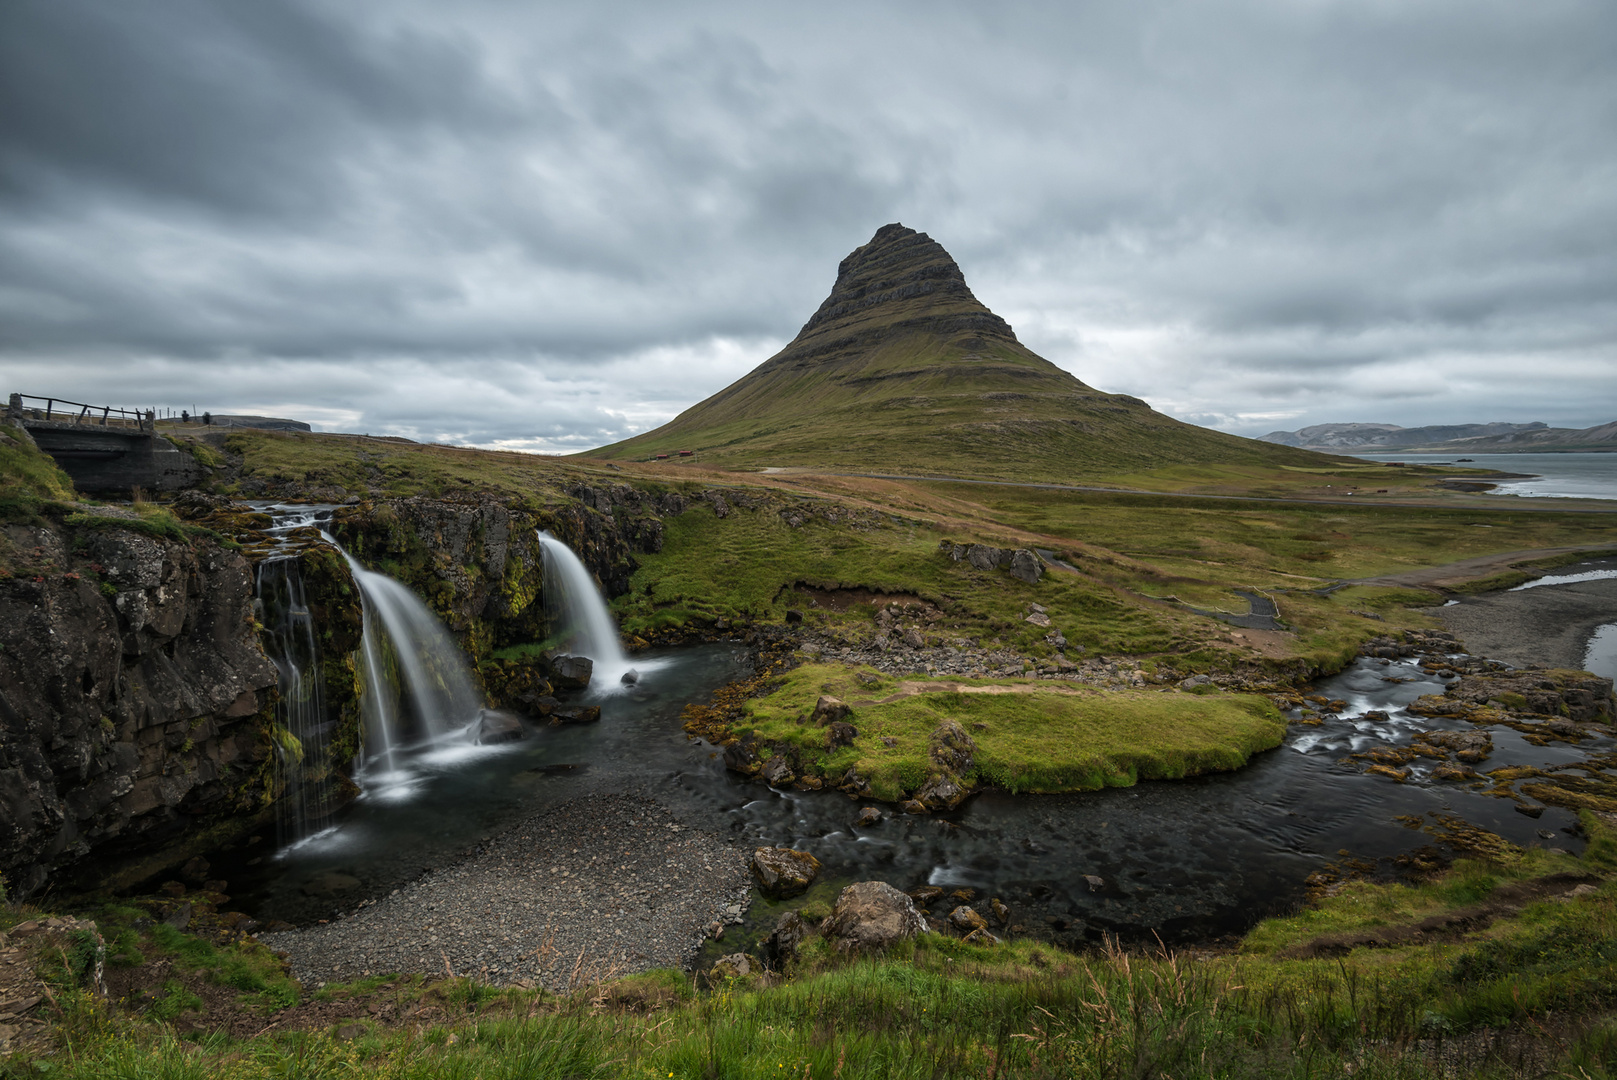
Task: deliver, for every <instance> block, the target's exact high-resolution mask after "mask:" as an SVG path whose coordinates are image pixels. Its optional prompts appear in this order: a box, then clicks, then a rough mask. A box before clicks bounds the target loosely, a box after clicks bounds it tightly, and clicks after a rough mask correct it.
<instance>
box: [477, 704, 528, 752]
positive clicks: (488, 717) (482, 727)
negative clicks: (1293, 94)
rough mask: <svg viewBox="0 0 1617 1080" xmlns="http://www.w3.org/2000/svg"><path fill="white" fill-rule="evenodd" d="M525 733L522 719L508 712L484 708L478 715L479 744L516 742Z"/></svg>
mask: <svg viewBox="0 0 1617 1080" xmlns="http://www.w3.org/2000/svg"><path fill="white" fill-rule="evenodd" d="M526 734H527V732H526V730H525V729H524V728H523V727H522V721H521V720H518V719H517V718H516V717H515V716H512V715H511V714H510V713H508V712H500V711H498V710H496V709H484V710H483V711H482V712H481V713H480V714H479V715H478V718H477V742H478V745H480V746H489V745H491V744H494V743H507V742H517V741H518V740H520V739H521V738H522V737H523V736H524V735H526Z"/></svg>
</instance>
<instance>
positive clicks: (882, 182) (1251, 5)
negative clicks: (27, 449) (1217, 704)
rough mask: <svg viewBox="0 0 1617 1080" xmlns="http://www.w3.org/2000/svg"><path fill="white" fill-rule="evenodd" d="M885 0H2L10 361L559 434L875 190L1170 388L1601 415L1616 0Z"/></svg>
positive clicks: (782, 324)
mask: <svg viewBox="0 0 1617 1080" xmlns="http://www.w3.org/2000/svg"><path fill="white" fill-rule="evenodd" d="M676 7H677V9H678V10H677V11H676V10H674V8H676ZM872 7H873V6H868V5H858V6H856V5H849V6H846V7H836V6H831V7H827V6H824V5H816V6H814V7H812V8H809V7H802V6H799V8H800V9H793V10H790V11H787V10H768V9H767V8H766V7H765V6H763V5H735V6H723V5H713V6H706V7H704V6H702V5H699V4H698V5H675V6H669V5H649V4H647V5H641V4H621V5H614V4H606V3H597V4H589V5H577V6H576V8H574V9H571V10H551V9H550V6H548V5H530V4H521V3H516V2H509V3H506V2H492V0H484V2H476V0H473V2H462V3H458V4H455V5H444V4H438V3H425V2H421V3H416V2H413V0H393V2H388V3H366V4H344V3H336V2H335V0H332V2H314V0H305V2H294V0H258V2H256V3H253V4H216V3H210V2H208V0H151V2H148V3H143V4H140V5H119V4H105V3H101V2H99V0H53V2H52V3H50V4H9V5H5V6H4V7H3V8H0V367H3V370H4V371H5V373H6V374H7V376H8V378H7V380H6V382H7V383H8V384H9V385H8V387H7V389H10V390H21V391H23V392H28V393H48V394H57V395H59V396H64V397H77V398H78V399H79V400H91V401H97V402H107V403H115V404H118V403H125V404H129V405H131V406H135V405H139V406H146V405H155V406H169V407H173V408H176V409H178V408H182V407H185V408H189V407H191V406H192V405H196V406H197V407H200V408H211V409H213V410H214V411H234V412H240V411H255V412H271V413H276V414H280V415H288V416H297V417H301V418H304V419H308V420H310V421H312V422H314V423H316V425H317V426H322V427H328V428H332V429H337V430H358V431H370V432H386V433H394V434H403V435H407V436H410V437H414V438H421V439H443V440H447V441H454V442H460V443H473V444H479V445H500V446H507V447H513V448H524V449H539V450H579V449H585V448H588V447H590V446H595V445H600V444H602V443H605V442H610V441H613V440H615V439H618V438H623V437H625V436H627V435H630V434H633V433H635V432H637V431H641V430H645V429H646V428H648V427H652V426H655V425H656V424H658V423H661V422H662V421H664V420H667V419H669V418H670V417H672V416H673V415H674V414H675V413H676V412H678V411H679V410H680V409H682V408H684V407H685V406H687V405H689V404H691V403H692V402H694V401H696V400H699V399H700V398H702V397H705V396H706V395H708V394H710V393H712V392H713V391H715V390H717V389H719V388H720V387H722V386H724V385H725V384H727V383H728V382H730V381H732V380H733V379H735V378H737V377H739V376H740V375H741V374H743V373H745V372H746V371H747V370H749V369H750V368H751V367H753V366H754V365H756V364H757V363H759V362H761V361H762V360H764V359H765V358H767V357H768V356H769V355H770V354H771V353H772V352H773V351H774V350H775V349H777V348H779V347H780V345H782V344H784V343H785V341H787V340H789V339H790V338H791V337H792V336H793V335H794V334H795V333H796V331H797V329H798V327H799V326H800V325H801V324H802V322H803V321H804V320H805V319H807V317H808V316H809V315H810V314H811V313H812V312H813V310H814V308H815V307H816V306H817V305H818V303H819V301H820V300H821V299H822V298H823V297H824V295H825V293H826V292H828V291H829V288H830V285H831V282H832V280H833V278H834V276H835V270H836V264H837V262H838V260H840V259H841V258H842V257H843V256H844V255H846V254H847V252H848V251H849V250H851V249H852V248H853V247H855V246H857V245H858V244H861V243H863V242H864V241H865V240H866V239H868V238H869V236H870V234H871V233H873V232H874V231H875V229H876V228H877V227H879V226H880V225H882V224H884V223H886V222H889V221H903V222H904V223H905V224H906V225H910V226H912V227H914V228H919V229H923V230H925V231H927V232H929V233H930V234H931V235H932V236H934V237H935V238H936V239H938V240H939V241H940V242H942V243H943V244H944V246H945V247H947V248H948V249H949V250H950V251H951V252H952V253H953V254H954V255H955V257H956V259H957V260H959V262H960V263H961V265H962V267H963V268H964V270H965V272H966V275H967V279H968V280H969V281H970V282H971V284H972V286H973V288H974V290H975V291H976V293H977V295H978V296H979V297H980V298H981V299H982V300H983V301H984V302H985V303H987V304H988V305H989V306H990V307H992V308H994V310H996V311H997V312H999V313H1000V314H1001V315H1003V316H1005V317H1006V318H1007V319H1008V320H1009V321H1010V322H1011V323H1012V325H1013V326H1015V327H1016V329H1017V332H1018V334H1019V335H1020V336H1021V337H1022V339H1023V340H1024V341H1025V342H1026V343H1027V344H1029V345H1030V346H1031V347H1033V348H1034V349H1036V350H1038V351H1039V352H1040V353H1042V354H1043V355H1045V356H1047V357H1048V358H1049V359H1051V360H1053V361H1055V362H1056V363H1058V364H1061V365H1062V366H1064V367H1067V368H1068V369H1070V370H1072V371H1073V372H1074V373H1075V374H1077V375H1078V376H1079V377H1080V378H1082V379H1084V380H1085V381H1086V382H1089V383H1090V384H1092V385H1094V386H1097V387H1099V388H1101V389H1106V390H1113V391H1119V392H1125V393H1131V394H1135V395H1138V396H1140V397H1144V398H1146V399H1147V400H1149V401H1151V402H1152V403H1153V404H1155V405H1156V406H1157V407H1159V408H1161V409H1163V410H1164V411H1166V412H1169V413H1171V414H1173V415H1176V416H1179V417H1181V418H1183V419H1187V420H1192V421H1194V422H1198V423H1205V424H1209V425H1212V426H1216V427H1220V428H1223V429H1225V430H1231V431H1236V432H1240V433H1245V434H1259V433H1262V432H1264V431H1268V430H1272V429H1274V428H1294V427H1299V426H1303V425H1305V424H1308V423H1317V422H1326V421H1333V420H1334V421H1348V420H1382V421H1388V422H1393V423H1406V424H1417V423H1438V422H1461V421H1487V420H1516V421H1526V420H1545V421H1548V422H1550V423H1552V424H1557V425H1570V426H1586V425H1589V424H1593V423H1596V422H1602V421H1606V420H1610V419H1612V418H1613V417H1614V416H1617V394H1613V393H1612V390H1611V387H1612V386H1613V385H1617V381H1614V376H1617V140H1614V139H1613V138H1612V132H1613V131H1614V130H1617V66H1614V65H1612V64H1611V63H1610V57H1611V55H1612V52H1613V47H1614V46H1617V8H1613V7H1612V6H1611V5H1609V4H1604V3H1600V2H1598V0H1589V2H1586V3H1579V2H1567V3H1555V4H1540V5H1522V4H1518V3H1513V2H1511V3H1506V2H1489V0H1478V2H1467V3H1459V2H1454V3H1444V2H1433V3H1418V4H1408V3H1400V4H1392V3H1385V4H1382V3H1362V2H1355V3H1327V2H1317V0H1316V2H1307V3H1296V2H1294V0H1284V2H1282V0H1273V2H1258V0H1247V2H1241V0H1232V2H1227V3H1221V4H1218V5H1208V4H1204V3H1197V2H1188V0H1187V2H1185V3H1177V4H1176V3H1145V4H1141V3H1100V4H1088V5H1081V6H1080V5H1058V4H1050V3H1043V4H1024V5H1011V6H1009V7H1007V6H1003V5H1000V6H996V7H995V8H994V9H993V11H992V12H990V11H988V10H987V9H985V8H983V7H982V6H981V5H968V4H964V3H958V4H956V3H947V2H945V3H938V2H931V3H927V4H919V3H916V4H901V5H887V6H885V7H883V8H882V9H881V10H872Z"/></svg>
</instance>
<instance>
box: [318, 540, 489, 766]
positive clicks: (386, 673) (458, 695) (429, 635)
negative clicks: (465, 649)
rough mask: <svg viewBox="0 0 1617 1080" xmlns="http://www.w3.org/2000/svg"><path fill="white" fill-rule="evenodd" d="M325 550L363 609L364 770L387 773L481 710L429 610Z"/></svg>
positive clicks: (457, 655) (459, 658)
mask: <svg viewBox="0 0 1617 1080" xmlns="http://www.w3.org/2000/svg"><path fill="white" fill-rule="evenodd" d="M328 539H329V538H328ZM331 543H332V545H333V546H334V547H336V548H337V550H338V551H342V554H343V557H344V558H345V559H347V560H348V568H349V570H350V571H351V572H352V573H353V575H354V581H355V583H356V584H358V585H359V592H360V596H361V598H362V599H363V601H364V620H365V624H364V635H365V636H364V644H363V645H362V646H361V648H360V662H361V666H362V668H363V672H362V677H363V679H364V693H363V694H361V696H360V710H361V713H362V715H363V717H364V721H365V736H364V755H365V756H364V765H365V766H366V767H372V766H374V767H378V768H381V769H386V770H391V769H392V768H393V767H394V765H395V761H394V754H395V747H397V746H399V745H401V744H410V743H437V742H440V741H442V740H443V739H444V738H445V737H447V736H450V735H452V734H457V733H459V732H461V731H463V730H464V729H465V728H466V726H467V725H468V724H471V723H473V722H475V721H476V720H477V719H478V716H479V715H480V712H481V709H482V706H483V702H482V699H481V698H480V697H479V695H478V693H477V690H476V688H475V686H474V685H473V683H472V675H471V672H470V670H468V669H467V666H466V658H465V657H464V656H463V655H462V654H461V651H460V646H458V645H456V644H455V642H454V641H453V640H452V639H451V638H450V636H449V632H448V631H447V630H445V629H444V624H443V623H441V622H439V621H438V617H437V616H435V615H434V614H433V613H432V612H431V611H430V610H429V609H428V608H427V605H426V604H423V603H422V602H421V600H420V599H419V598H418V597H417V596H416V595H415V593H413V592H411V591H410V590H409V589H407V588H406V587H405V586H403V585H401V584H399V583H398V582H397V581H394V580H393V579H392V578H390V577H388V576H387V575H386V574H379V573H377V572H375V571H373V570H367V569H365V568H364V567H363V566H361V565H359V561H358V560H357V559H355V558H354V557H353V556H352V555H350V554H348V552H346V551H343V549H342V547H341V545H338V544H337V543H336V541H334V540H333V541H331Z"/></svg>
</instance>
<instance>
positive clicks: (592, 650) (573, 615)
mask: <svg viewBox="0 0 1617 1080" xmlns="http://www.w3.org/2000/svg"><path fill="white" fill-rule="evenodd" d="M539 546H540V547H541V548H542V549H543V550H544V556H545V587H544V597H545V613H546V614H547V615H549V617H550V621H551V626H552V635H553V636H554V637H557V638H560V639H562V640H564V641H566V642H567V643H568V649H569V651H571V652H573V653H575V654H577V655H579V656H587V657H589V658H590V659H591V660H592V661H594V662H595V670H594V673H593V675H592V676H591V678H590V685H591V686H592V687H594V688H596V690H597V692H598V693H600V692H610V691H611V690H612V689H613V688H615V687H618V686H620V685H621V684H622V681H623V676H624V675H625V674H626V673H627V672H629V671H630V670H631V669H633V670H635V671H637V672H640V673H642V674H643V673H645V672H647V671H652V670H655V669H656V668H658V667H661V666H662V662H661V661H651V662H641V663H639V664H631V663H630V661H629V657H628V656H627V655H626V654H625V653H624V651H623V644H622V642H620V641H619V639H618V625H617V623H616V622H614V621H613V619H612V613H611V612H610V611H608V610H607V608H606V601H605V600H604V599H602V597H601V589H600V586H598V585H597V584H596V583H595V577H594V575H592V574H591V573H590V571H589V568H588V567H587V566H585V565H584V563H583V561H582V560H580V559H579V557H578V556H577V555H576V554H574V553H573V549H572V548H570V547H568V546H567V545H566V544H564V543H562V542H561V541H560V540H557V539H556V538H555V537H554V536H551V535H550V534H549V533H547V532H544V531H543V530H540V532H539Z"/></svg>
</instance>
